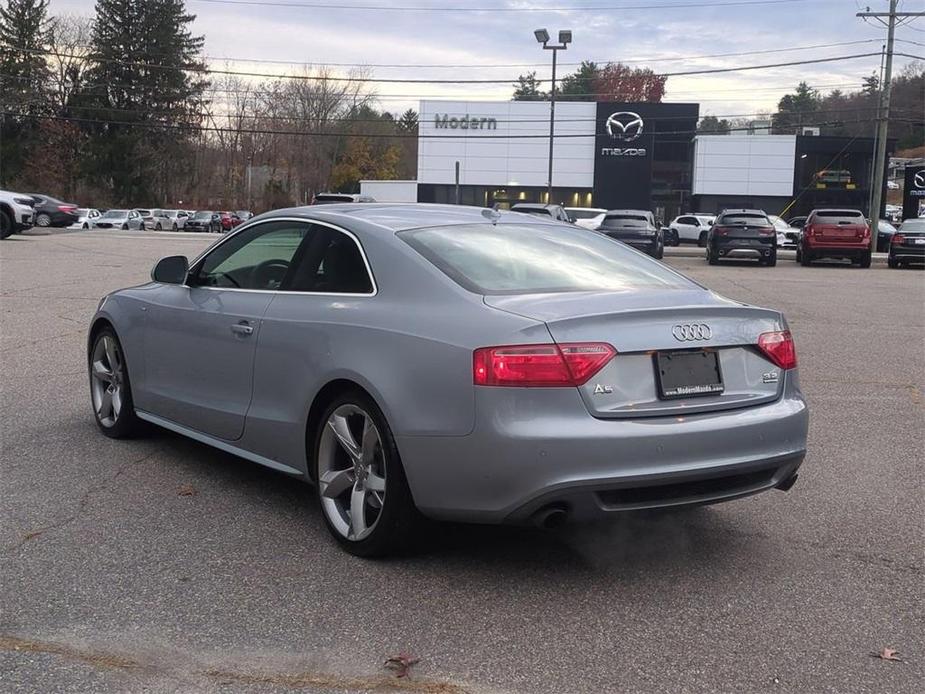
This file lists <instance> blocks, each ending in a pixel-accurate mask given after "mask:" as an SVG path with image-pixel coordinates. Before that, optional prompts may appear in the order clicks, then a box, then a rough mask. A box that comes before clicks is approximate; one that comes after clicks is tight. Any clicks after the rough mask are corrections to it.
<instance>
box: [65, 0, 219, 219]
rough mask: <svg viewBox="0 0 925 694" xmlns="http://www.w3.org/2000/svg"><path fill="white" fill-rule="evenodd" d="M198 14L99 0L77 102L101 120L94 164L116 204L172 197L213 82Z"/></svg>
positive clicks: (169, 3)
mask: <svg viewBox="0 0 925 694" xmlns="http://www.w3.org/2000/svg"><path fill="white" fill-rule="evenodd" d="M194 19H195V16H194V15H191V14H188V13H187V12H186V8H185V4H184V2H183V0H144V2H140V1H139V0H97V3H96V20H95V22H94V25H93V45H94V51H93V55H92V56H91V57H92V60H93V62H94V67H93V68H92V69H91V70H90V71H89V73H88V75H87V79H86V82H87V83H88V84H89V85H91V86H90V87H89V88H88V89H87V90H86V91H85V92H84V93H83V94H82V95H81V99H80V101H81V103H80V104H78V106H81V105H85V106H88V107H90V110H88V113H87V115H86V116H85V117H88V118H93V119H94V120H95V121H96V122H94V123H92V124H91V125H90V127H89V129H90V131H91V150H92V151H93V152H94V153H95V155H96V156H95V157H94V159H93V161H91V162H90V166H91V168H92V169H93V171H92V173H93V174H94V175H95V177H96V178H98V179H99V180H101V181H102V182H104V183H108V184H109V185H110V186H111V187H112V198H113V202H117V203H126V204H168V203H169V202H170V201H171V198H172V195H173V190H172V188H173V186H174V185H175V181H176V180H177V179H178V178H179V177H178V175H177V174H178V173H180V172H181V171H183V168H184V165H185V163H186V161H187V152H188V150H189V147H188V143H189V141H190V136H191V134H192V133H193V130H192V129H190V127H191V126H195V125H197V124H198V123H199V115H198V114H199V113H200V110H201V107H202V104H201V101H202V94H203V91H204V90H205V88H206V86H207V83H206V81H205V80H204V79H203V78H202V72H201V70H202V68H203V67H204V65H203V63H202V62H201V60H200V57H199V55H200V51H201V50H202V45H203V37H201V36H193V35H192V33H191V31H190V28H189V25H190V24H191V23H192V22H193V20H194ZM197 70H198V71H199V72H196V71H197Z"/></svg>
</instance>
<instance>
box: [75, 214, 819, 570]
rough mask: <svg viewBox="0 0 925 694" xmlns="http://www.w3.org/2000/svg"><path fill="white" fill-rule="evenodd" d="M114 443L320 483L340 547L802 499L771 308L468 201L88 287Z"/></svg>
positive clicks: (256, 241) (162, 264)
mask: <svg viewBox="0 0 925 694" xmlns="http://www.w3.org/2000/svg"><path fill="white" fill-rule="evenodd" d="M88 365H89V373H90V393H91V399H92V405H93V411H94V413H95V416H96V421H97V423H98V425H99V428H100V429H101V430H102V432H103V433H104V434H106V435H107V436H111V437H114V438H120V437H124V436H130V435H135V434H138V433H140V432H141V431H143V426H142V425H144V424H146V423H151V424H155V425H158V426H161V427H164V428H166V429H170V430H172V431H174V432H178V433H180V434H183V435H185V436H188V437H190V438H193V439H196V440H197V441H201V442H204V443H206V444H210V445H212V446H215V447H216V448H219V449H221V450H224V451H227V452H229V453H233V454H235V455H238V456H241V457H243V458H246V459H248V460H251V461H254V462H257V463H260V464H262V465H266V466H267V467H270V468H273V469H274V470H279V471H282V472H285V473H288V474H290V475H293V476H296V477H300V478H302V479H304V480H306V481H310V482H313V483H314V489H315V493H316V494H317V497H318V500H319V503H320V506H321V509H322V510H323V517H324V519H325V522H326V524H327V526H328V528H329V530H330V532H331V533H332V535H333V536H334V537H335V538H336V539H337V540H338V541H339V542H340V544H341V545H342V546H343V547H345V548H346V549H347V550H348V551H350V552H352V553H354V554H357V555H361V556H373V555H382V554H386V553H389V552H393V551H395V550H397V549H399V548H401V547H402V546H403V545H404V544H405V543H406V542H408V541H409V540H410V539H412V538H413V537H414V531H415V528H416V527H419V526H418V523H419V522H420V521H421V520H422V517H429V518H432V519H450V520H461V521H473V522H482V523H535V524H538V525H541V526H547V527H548V526H552V525H555V524H558V523H561V522H563V521H566V520H572V519H590V518H594V517H600V516H606V515H608V514H615V513H618V512H620V511H625V510H632V509H648V508H658V507H679V506H687V505H692V504H705V503H713V502H718V501H725V500H729V499H734V498H737V497H742V496H746V495H748V494H753V493H756V492H761V491H764V490H768V489H772V488H779V489H788V488H789V487H790V486H792V485H793V483H794V481H795V479H796V474H797V469H798V468H799V466H800V464H801V462H802V461H803V457H804V454H805V449H806V432H807V423H808V414H807V408H806V404H805V402H804V400H803V395H802V393H801V391H800V384H799V379H798V376H797V368H796V366H797V363H796V352H795V349H794V342H793V339H792V337H791V334H790V332H789V330H788V326H787V323H786V321H785V320H784V317H783V316H782V315H781V314H780V313H779V312H777V311H773V310H768V309H764V308H755V307H752V306H748V305H745V304H742V303H740V302H737V301H732V300H730V299H727V298H724V297H722V296H719V295H717V294H715V293H714V292H712V291H710V290H708V289H706V288H704V287H702V286H700V285H699V284H697V283H695V282H693V281H691V280H690V279H687V278H686V277H684V276H683V275H681V274H679V273H677V272H675V271H673V270H672V269H670V268H668V267H666V266H665V265H663V264H661V263H659V262H658V261H656V260H653V259H652V258H649V257H646V256H645V255H643V254H642V253H639V252H637V251H635V250H633V249H631V248H629V247H627V246H625V245H624V244H622V243H620V242H619V241H615V240H613V239H610V238H608V237H606V236H603V235H601V234H598V233H596V232H593V231H589V230H586V229H581V228H579V227H575V226H572V225H568V224H562V223H559V222H556V221H554V220H551V219H543V218H541V217H527V216H525V215H520V214H516V213H508V212H497V211H493V210H487V209H480V208H474V207H456V206H442V205H405V204H380V203H366V204H342V205H325V206H313V207H301V208H295V209H288V210H280V211H277V212H273V213H269V214H264V215H261V216H259V217H255V218H254V219H252V220H250V221H248V222H247V223H245V224H243V225H241V226H240V227H238V228H237V229H236V230H235V231H234V232H232V233H230V234H228V235H227V236H225V237H223V238H221V239H219V240H218V241H217V242H216V243H215V244H213V245H212V246H211V247H210V248H209V249H208V250H206V251H205V252H204V253H202V254H201V255H200V256H199V257H197V258H194V259H192V260H190V261H187V259H186V258H185V257H183V256H172V257H168V258H164V259H162V260H161V261H159V262H158V263H157V265H156V266H155V268H154V269H153V271H152V273H151V281H150V282H148V283H146V284H143V285H141V286H138V287H132V288H129V289H122V290H119V291H116V292H113V293H112V294H109V295H107V296H106V297H104V298H103V299H102V300H101V301H100V304H99V308H98V310H97V312H96V314H95V315H94V317H93V320H92V323H91V325H90V331H89V339H88Z"/></svg>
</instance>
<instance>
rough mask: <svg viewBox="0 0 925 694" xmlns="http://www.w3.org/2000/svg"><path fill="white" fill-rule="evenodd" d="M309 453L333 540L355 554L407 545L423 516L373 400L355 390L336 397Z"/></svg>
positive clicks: (377, 553)
mask: <svg viewBox="0 0 925 694" xmlns="http://www.w3.org/2000/svg"><path fill="white" fill-rule="evenodd" d="M370 424H371V425H372V429H371V430H368V429H367V427H368V426H369V425H370ZM367 436H369V438H367ZM345 439H346V443H345V442H344V441H345ZM364 439H365V440H366V443H364ZM364 446H369V448H368V449H364ZM348 449H352V450H353V451H355V454H351V453H349V452H348ZM312 452H313V456H312V457H313V462H312V465H313V467H314V470H313V471H314V477H315V480H316V482H317V484H316V486H315V490H316V491H315V493H316V495H317V498H318V502H319V505H320V506H321V515H322V517H323V518H324V522H325V525H326V526H327V528H328V531H329V532H330V533H331V535H332V537H334V539H335V540H336V541H337V542H338V544H340V546H341V547H343V548H344V549H345V550H346V551H347V552H349V553H350V554H354V555H356V556H359V557H381V556H385V555H388V554H394V553H396V552H400V551H401V550H403V549H407V548H408V546H409V544H410V543H411V542H413V540H414V539H415V538H416V536H417V535H418V532H419V530H420V527H419V526H420V525H421V520H422V519H421V515H420V513H419V512H418V510H417V507H416V506H415V505H414V500H413V499H412V497H411V490H410V488H409V486H408V481H407V479H406V477H405V471H404V468H403V466H402V463H401V458H400V457H399V455H398V448H397V447H396V445H395V439H394V438H393V437H392V432H391V429H389V425H388V423H387V422H386V420H385V417H384V416H383V414H382V411H381V410H380V409H379V407H378V406H377V405H376V403H375V402H374V401H373V400H372V398H370V397H369V396H368V395H367V394H365V393H363V392H361V391H359V390H350V391H346V392H344V393H342V394H341V395H339V396H338V397H336V398H335V399H334V400H333V401H332V402H331V403H330V404H329V405H328V406H327V407H326V408H325V410H324V412H323V414H322V415H321V418H320V419H319V420H318V426H317V430H316V431H315V435H314V445H313V447H312ZM373 481H375V486H373ZM378 487H381V490H379V489H378ZM355 504H359V508H357V507H356V506H355ZM372 515H374V518H372V520H371V518H370V516H372ZM355 525H359V526H360V529H359V532H358V533H357V532H356V531H355V530H354V526H355ZM357 535H359V536H357Z"/></svg>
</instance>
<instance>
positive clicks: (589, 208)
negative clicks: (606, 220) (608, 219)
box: [562, 206, 607, 214]
mask: <svg viewBox="0 0 925 694" xmlns="http://www.w3.org/2000/svg"><path fill="white" fill-rule="evenodd" d="M562 209H565V210H569V211H571V210H582V211H584V212H597V213H598V214H600V213H601V212H606V211H607V210H606V209H604V208H603V207H575V206H572V207H569V206H565V207H563V208H562Z"/></svg>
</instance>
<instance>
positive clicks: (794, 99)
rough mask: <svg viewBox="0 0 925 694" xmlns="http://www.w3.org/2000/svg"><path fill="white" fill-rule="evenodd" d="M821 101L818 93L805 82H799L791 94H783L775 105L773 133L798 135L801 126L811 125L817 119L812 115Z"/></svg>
mask: <svg viewBox="0 0 925 694" xmlns="http://www.w3.org/2000/svg"><path fill="white" fill-rule="evenodd" d="M821 101H822V99H821V97H820V96H819V92H818V91H816V90H815V89H813V88H812V87H810V86H809V85H808V84H807V83H806V82H800V83H799V84H798V85H797V88H796V89H795V90H794V92H793V94H785V95H784V96H783V97H781V100H780V101H779V102H778V103H777V113H775V114H774V117H773V122H774V131H775V132H776V133H780V134H792V133H799V131H800V127H801V126H803V125H812V124H813V123H815V122H818V120H819V118H818V117H816V116H815V115H814V114H815V113H816V111H818V110H819V105H820V103H821Z"/></svg>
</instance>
